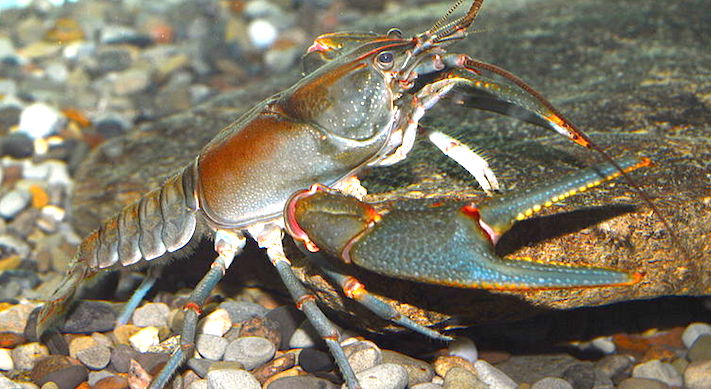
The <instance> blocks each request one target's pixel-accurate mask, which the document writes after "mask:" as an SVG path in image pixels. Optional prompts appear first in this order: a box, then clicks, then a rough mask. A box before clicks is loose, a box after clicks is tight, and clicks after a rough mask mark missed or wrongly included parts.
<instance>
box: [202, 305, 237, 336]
mask: <svg viewBox="0 0 711 389" xmlns="http://www.w3.org/2000/svg"><path fill="white" fill-rule="evenodd" d="M230 328H232V320H231V319H230V314H229V313H228V312H227V311H226V310H224V309H222V308H218V309H215V310H214V311H212V312H211V313H210V314H209V315H207V316H205V317H204V318H203V319H202V320H200V322H199V323H198V333H203V334H208V335H215V336H222V335H224V334H226V333H227V331H229V329H230Z"/></svg>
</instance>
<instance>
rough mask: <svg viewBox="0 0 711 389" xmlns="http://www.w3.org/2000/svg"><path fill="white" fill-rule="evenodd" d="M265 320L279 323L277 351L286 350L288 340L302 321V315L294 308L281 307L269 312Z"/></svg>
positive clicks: (289, 306) (288, 306)
mask: <svg viewBox="0 0 711 389" xmlns="http://www.w3.org/2000/svg"><path fill="white" fill-rule="evenodd" d="M267 318H269V319H271V320H274V321H276V322H277V323H279V332H281V342H280V344H279V350H288V349H289V340H291V336H292V335H293V334H294V331H296V329H297V328H298V327H299V324H301V322H302V321H304V319H305V317H304V314H303V313H302V312H301V311H299V310H298V309H296V307H294V306H291V305H282V306H280V307H276V308H274V309H272V310H271V311H269V313H267Z"/></svg>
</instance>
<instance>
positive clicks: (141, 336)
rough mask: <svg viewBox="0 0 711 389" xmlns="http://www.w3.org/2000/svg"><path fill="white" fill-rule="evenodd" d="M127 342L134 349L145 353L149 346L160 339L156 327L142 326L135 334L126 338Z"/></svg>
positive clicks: (155, 343)
mask: <svg viewBox="0 0 711 389" xmlns="http://www.w3.org/2000/svg"><path fill="white" fill-rule="evenodd" d="M128 342H129V343H130V344H131V346H133V348H134V349H136V350H138V351H139V352H142V353H145V352H147V351H148V349H149V348H151V347H152V346H155V345H157V344H158V343H160V339H159V338H158V328H156V327H144V328H142V329H140V330H139V331H138V332H136V333H135V334H133V335H131V337H130V338H128Z"/></svg>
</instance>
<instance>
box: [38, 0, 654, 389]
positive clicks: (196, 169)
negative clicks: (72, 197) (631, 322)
mask: <svg viewBox="0 0 711 389" xmlns="http://www.w3.org/2000/svg"><path fill="white" fill-rule="evenodd" d="M462 2H463V0H460V1H458V2H457V3H455V5H454V6H453V7H452V8H451V9H450V11H449V12H448V13H447V14H446V15H445V16H444V17H443V18H442V19H440V20H439V21H438V22H437V23H436V24H435V25H434V26H432V27H431V28H429V29H428V30H426V31H425V32H422V33H420V34H418V35H415V36H414V37H404V36H403V34H402V32H401V31H400V30H398V29H391V30H390V31H388V32H387V33H385V34H377V33H333V34H325V35H322V36H320V37H318V38H317V39H316V40H315V41H314V44H313V45H312V46H311V47H310V48H309V49H308V52H307V55H306V58H305V61H306V62H307V63H308V65H309V66H310V69H309V70H310V73H309V74H308V75H306V76H305V77H304V78H302V79H301V80H300V81H298V82H297V83H296V84H294V85H293V86H292V87H290V88H288V89H286V90H284V91H282V92H279V93H277V94H275V95H273V96H271V97H269V98H267V99H266V100H264V101H262V102H260V103H258V104H256V105H255V106H254V107H253V108H252V109H250V110H249V111H248V112H247V113H245V114H244V115H243V116H241V117H240V118H238V119H237V120H235V121H234V122H233V123H232V124H230V125H229V126H227V127H226V128H224V129H223V130H222V131H221V132H220V133H219V134H218V135H217V136H216V137H215V138H214V139H213V140H212V141H211V142H210V143H209V144H207V145H206V146H205V147H204V148H203V149H202V151H201V152H200V153H199V155H197V156H196V158H195V159H194V161H193V162H192V163H190V164H188V165H187V166H184V167H183V168H181V169H180V170H179V171H178V172H176V173H175V174H174V175H172V176H171V177H169V178H168V179H167V180H166V182H165V183H164V185H163V186H162V187H160V188H158V189H156V190H153V191H151V192H149V193H147V194H146V195H145V196H144V197H143V198H142V199H140V200H139V201H138V202H136V203H134V204H132V205H129V206H128V207H126V208H125V209H123V211H121V212H120V213H119V214H117V215H115V216H114V217H112V218H110V219H108V220H106V221H105V222H104V223H103V225H102V226H101V227H100V228H99V229H98V230H96V231H94V232H93V233H92V234H90V235H89V236H88V237H86V238H85V239H84V241H83V242H82V244H81V245H80V247H79V249H78V253H77V255H76V258H75V260H74V261H73V262H72V264H71V266H70V268H69V271H68V275H67V277H66V279H65V281H64V282H63V284H62V285H61V286H60V287H59V289H58V290H57V291H56V292H55V293H54V295H53V296H52V297H51V301H50V302H48V303H47V304H45V305H44V306H43V308H42V310H41V312H40V315H39V318H38V326H37V332H38V334H40V335H41V334H44V333H46V332H47V331H48V330H50V329H51V328H52V327H53V326H54V325H55V324H56V323H57V321H58V320H60V318H61V317H62V315H63V314H65V313H66V311H67V309H68V306H69V303H70V302H71V301H72V300H73V299H74V298H75V297H76V295H77V294H78V291H79V289H80V287H81V282H82V281H83V280H85V279H87V278H90V277H92V276H93V275H96V274H97V273H98V272H99V271H101V270H111V269H119V268H123V267H126V266H132V265H136V266H141V265H146V264H151V265H154V263H153V262H151V261H153V260H155V259H158V258H160V257H162V256H164V255H165V254H166V253H171V252H176V251H178V250H181V249H182V250H184V249H185V246H186V245H187V244H188V242H190V241H191V239H193V238H194V237H195V236H201V235H204V234H205V233H206V232H210V233H211V234H212V236H213V237H214V248H215V251H216V252H217V253H218V256H217V258H216V259H215V260H214V262H213V263H212V266H211V268H210V270H209V271H208V273H207V274H206V275H205V276H204V277H203V279H202V280H201V281H200V282H199V283H198V285H197V286H196V288H195V290H194V291H193V292H192V293H191V295H190V297H189V299H188V303H187V304H186V305H185V319H184V326H183V331H182V333H181V341H180V342H181V345H180V347H178V348H176V350H175V351H174V352H173V354H172V356H171V358H170V360H169V361H168V363H167V364H166V366H165V367H164V368H163V370H162V371H161V372H160V373H159V374H158V376H157V377H156V378H155V379H154V381H153V382H152V384H151V387H152V388H162V387H164V386H165V385H166V383H167V382H168V381H169V379H170V377H171V376H172V375H173V374H174V373H175V371H176V370H177V369H178V368H179V366H180V365H181V364H182V363H183V362H184V361H185V360H186V359H187V358H188V357H190V356H191V355H192V350H193V347H194V340H195V335H196V329H197V328H196V327H197V321H198V318H199V315H200V313H201V306H202V305H203V303H204V302H205V300H206V299H207V298H208V297H209V295H210V293H211V291H212V290H213V289H214V287H215V286H216V284H217V283H218V282H219V280H220V279H221V278H222V277H223V275H224V274H225V272H226V271H227V269H228V268H229V267H230V265H231V264H232V262H233V260H234V258H235V257H236V256H238V255H239V254H240V253H241V251H242V249H243V247H244V246H245V243H246V240H247V238H248V237H250V238H252V239H254V240H256V242H257V243H258V245H259V247H261V248H263V249H265V250H266V254H267V256H268V258H269V260H270V261H271V263H272V264H273V266H274V267H275V268H276V270H277V272H278V273H279V276H280V277H281V279H282V280H283V282H284V284H285V285H286V287H287V289H288V290H289V292H290V293H291V295H292V297H293V299H294V301H295V302H296V306H297V307H298V308H299V309H301V310H302V311H303V312H304V313H305V315H306V317H307V319H308V320H309V321H310V322H311V323H312V324H313V326H314V328H315V329H316V330H317V331H318V333H319V334H320V335H321V336H322V337H323V339H324V341H325V342H326V344H327V345H328V347H329V349H330V351H331V353H332V354H333V356H334V358H335V361H336V363H337V365H338V367H339V369H340V371H341V373H342V374H343V377H344V379H345V381H346V383H347V384H348V386H349V387H350V388H351V389H354V388H357V387H358V382H357V379H356V377H355V374H354V372H353V370H352V368H351V367H350V365H349V364H348V361H347V359H346V357H345V354H344V352H343V349H342V348H341V345H340V343H339V342H338V339H339V333H338V330H337V329H336V327H335V326H334V325H333V324H332V323H331V322H330V321H329V320H328V318H327V317H326V316H325V315H324V314H323V313H322V312H321V310H320V309H319V307H318V305H317V304H316V298H315V296H314V295H313V294H311V293H310V292H309V291H308V290H307V289H306V288H305V287H304V286H303V285H302V283H301V282H300V281H299V279H298V278H297V277H296V276H295V274H294V272H293V270H292V268H291V262H290V260H289V258H288V257H287V255H286V254H285V252H284V248H283V246H282V239H283V235H284V233H283V230H284V228H285V227H286V228H287V230H288V231H289V233H290V234H291V235H292V236H294V237H295V238H296V239H299V240H302V241H304V242H307V247H309V248H310V249H312V250H317V249H321V250H324V251H326V252H328V253H330V254H333V255H336V256H339V257H340V258H342V259H343V260H344V261H345V262H352V263H353V264H355V265H358V266H362V267H364V268H366V269H370V270H373V271H375V272H379V273H381V274H384V275H388V276H392V277H398V278H405V279H411V280H415V281H420V282H426V283H436V284H441V285H448V286H455V287H467V288H473V287H482V288H557V287H577V286H600V285H629V284H631V283H634V282H636V281H637V280H638V279H639V277H640V276H639V275H638V274H630V273H628V272H624V271H618V270H613V269H603V268H595V267H573V266H564V265H561V264H550V263H549V264H543V263H536V262H535V261H511V260H503V259H500V258H498V257H497V256H496V255H495V254H494V253H493V247H494V244H495V243H496V242H497V240H498V238H499V237H500V236H501V234H503V233H504V232H506V231H507V230H508V229H509V228H510V227H511V225H512V224H513V223H514V222H515V221H516V220H520V219H522V218H526V217H528V216H530V215H531V214H533V213H534V212H535V211H537V210H538V209H539V208H541V207H543V206H545V205H549V203H553V202H556V201H559V200H562V199H564V198H565V197H567V196H569V195H570V194H572V193H574V192H575V191H578V190H581V189H585V188H587V187H591V186H594V185H595V184H598V183H599V182H600V181H602V180H605V179H607V178H611V177H614V176H616V175H620V174H625V171H626V170H629V169H632V168H633V167H636V166H640V165H644V164H646V163H647V162H646V161H644V160H643V161H640V160H636V159H623V160H620V161H619V162H615V161H614V160H612V159H611V158H610V157H608V156H607V155H606V154H605V153H604V152H602V151H601V149H599V148H598V147H597V146H595V145H594V143H593V142H592V141H591V140H590V139H589V138H588V137H587V136H586V135H585V134H583V133H582V132H580V131H579V130H578V129H576V128H575V127H574V126H573V125H572V124H571V123H570V122H569V121H568V120H566V119H565V118H564V117H563V116H562V115H561V114H560V113H559V112H558V111H557V110H556V109H555V108H554V107H553V106H552V105H551V104H550V103H549V102H548V101H547V100H545V99H544V98H543V97H542V96H541V95H540V94H538V93H537V92H535V91H534V90H533V88H531V87H530V86H528V84H526V83H525V82H523V81H522V80H521V79H519V78H518V77H516V76H514V75H512V74H510V73H509V72H507V71H505V70H503V69H501V68H498V67H496V66H494V65H491V64H487V63H484V62H481V61H478V60H475V59H473V58H471V57H469V56H468V55H465V54H456V53H448V52H447V51H446V50H445V48H446V47H448V46H449V45H451V44H453V43H455V42H457V41H458V40H461V39H463V38H464V37H466V36H467V30H468V28H469V27H470V26H471V24H472V23H473V21H474V19H475V17H476V15H477V13H478V11H479V8H480V7H481V4H482V2H483V0H474V1H473V2H472V5H471V6H470V8H469V10H468V11H467V13H466V14H465V15H464V16H462V17H458V18H455V19H454V20H449V18H450V16H451V13H452V12H454V10H455V9H456V8H457V7H458V6H459V5H460V4H461V3H462ZM448 96H456V98H457V99H458V100H459V101H461V102H463V103H466V105H468V106H471V107H474V108H478V109H484V110H490V111H494V112H498V113H502V114H505V115H508V116H512V117H515V118H518V119H521V120H524V121H527V122H530V123H533V124H536V125H539V126H542V127H544V128H547V129H550V130H553V131H555V132H557V133H559V134H561V135H563V136H564V137H566V138H568V139H570V140H572V141H573V142H575V143H577V144H579V145H581V146H583V147H586V148H589V149H594V150H597V151H598V152H600V153H601V154H602V155H604V156H605V158H606V159H607V160H608V162H607V163H606V164H605V165H601V166H598V167H597V168H592V170H585V171H583V172H581V173H576V174H574V175H571V176H570V177H568V178H566V179H563V180H562V181H560V182H557V183H555V184H547V185H544V186H541V187H538V188H534V189H531V190H528V191H524V192H521V193H516V194H512V195H506V196H501V197H494V198H491V199H490V200H487V201H485V202H484V203H483V204H480V205H479V206H476V207H475V206H474V205H472V204H465V205H462V204H456V205H454V206H453V205H451V204H449V205H438V204H414V205H412V206H411V207H410V208H408V209H380V210H378V209H376V208H373V207H372V206H371V205H369V204H367V203H363V202H361V201H360V199H362V198H363V197H364V196H365V194H366V190H365V188H363V187H362V186H361V185H360V183H359V181H358V175H359V174H360V173H362V172H363V171H364V170H365V169H370V168H371V167H378V166H387V165H392V164H395V163H397V162H399V161H401V160H403V159H404V158H406V157H407V156H408V153H409V152H410V151H411V149H412V147H413V145H414V142H415V139H416V137H417V135H418V133H419V132H420V131H421V130H420V129H419V126H418V122H419V120H420V119H421V118H422V117H423V115H424V114H425V113H426V111H427V110H428V109H430V108H431V107H433V106H434V105H435V104H437V103H438V102H439V101H440V100H442V99H444V98H446V97H448ZM422 132H425V135H426V136H427V138H428V139H429V140H430V141H431V142H432V143H433V144H434V145H435V146H436V147H437V148H439V149H440V150H441V151H442V152H444V153H445V154H446V155H447V156H449V157H450V158H452V159H453V160H455V161H456V162H457V163H459V164H460V165H462V166H463V167H464V168H466V169H467V170H469V171H470V172H471V173H472V174H473V175H474V176H475V178H477V181H479V183H480V184H481V185H482V187H483V189H484V190H485V191H487V192H489V193H493V192H495V191H496V190H497V189H498V183H497V181H496V177H495V176H494V175H493V173H492V172H491V170H490V169H489V168H488V165H487V164H486V163H485V161H484V160H483V159H482V158H480V157H479V156H478V155H477V154H476V153H474V152H473V151H472V150H471V149H470V148H468V147H467V146H466V145H463V144H461V143H460V142H458V141H457V140H456V139H453V138H451V137H449V136H447V135H445V134H443V133H441V132H438V131H431V130H430V131H422ZM317 183H318V184H321V185H323V186H318V185H317V186H314V188H315V189H314V190H312V191H309V192H299V191H301V190H304V189H305V188H309V187H311V186H312V185H314V184H317ZM326 187H328V188H331V189H324V188H326ZM294 193H297V194H296V195H294ZM343 194H345V195H349V196H350V197H348V196H344V195H343ZM290 199H291V200H290ZM418 228H419V229H420V230H421V229H423V228H424V229H426V230H428V231H426V232H433V231H434V232H437V236H438V238H437V240H436V242H437V248H436V249H432V248H431V246H432V245H431V244H430V245H428V246H427V248H425V249H423V248H422V247H420V246H417V245H411V246H410V250H406V251H401V252H395V253H393V255H392V256H390V257H388V258H383V257H382V252H380V253H381V254H380V255H377V253H378V252H379V251H372V247H373V246H375V245H387V246H389V247H394V245H393V244H392V241H393V239H394V240H396V241H406V242H417V241H418V240H419V239H421V236H424V233H422V234H421V235H418V232H417V231H418ZM388 242H390V243H388ZM402 246H405V245H402ZM433 250H435V251H433ZM415 251H416V252H415ZM444 256H451V257H452V258H454V259H453V260H454V262H453V263H454V264H456V266H454V265H451V264H450V263H449V262H448V260H444V259H441V258H443V257H444ZM437 258H440V259H439V260H437ZM445 264H446V265H445ZM324 271H325V272H326V274H327V275H329V276H330V277H332V278H333V279H334V280H336V281H337V283H339V284H340V285H341V286H342V288H343V290H344V293H345V295H346V296H348V297H351V298H354V299H356V300H358V301H359V302H361V303H363V304H364V305H365V306H366V307H367V308H369V309H370V310H372V311H373V312H374V313H376V314H378V315H380V316H382V317H385V318H387V319H390V320H392V321H394V322H396V323H398V324H400V325H402V326H405V327H407V328H410V329H412V330H415V331H417V332H420V333H422V334H425V335H427V336H430V337H432V338H435V339H440V340H450V339H451V338H450V337H449V336H446V335H443V334H440V333H439V332H437V331H435V330H433V329H430V328H427V327H425V326H422V325H420V324H417V323H415V322H414V321H412V320H410V319H408V318H407V317H404V316H402V315H400V314H398V313H396V311H395V310H394V309H393V308H392V307H390V306H388V304H386V303H385V302H383V301H381V300H379V299H378V298H377V297H374V296H372V295H370V294H368V293H367V291H366V290H365V288H364V287H363V286H362V285H361V284H360V283H359V282H358V281H357V280H355V279H354V278H352V277H349V276H347V275H345V274H342V273H339V272H336V271H333V270H330V268H328V266H325V267H324ZM144 289H145V288H142V290H143V291H145V290H144ZM139 300H140V298H139Z"/></svg>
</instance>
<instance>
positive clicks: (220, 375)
mask: <svg viewBox="0 0 711 389" xmlns="http://www.w3.org/2000/svg"><path fill="white" fill-rule="evenodd" d="M270 344H271V343H270ZM207 387H208V388H209V389H235V388H240V389H261V387H262V386H261V385H260V384H259V381H257V379H256V378H254V376H252V375H251V374H250V373H249V372H248V371H245V370H235V369H215V370H212V369H211V370H210V371H209V372H208V373H207Z"/></svg>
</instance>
